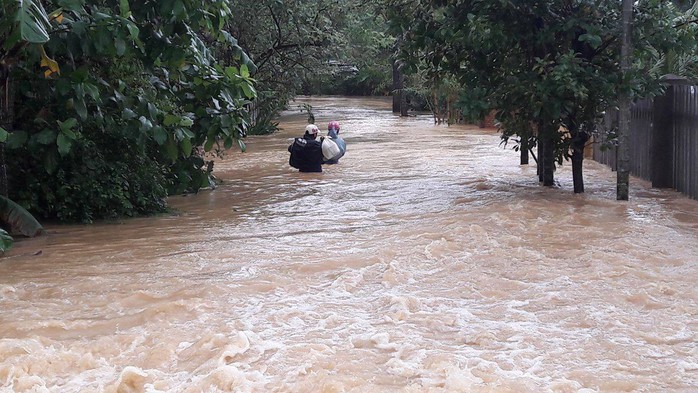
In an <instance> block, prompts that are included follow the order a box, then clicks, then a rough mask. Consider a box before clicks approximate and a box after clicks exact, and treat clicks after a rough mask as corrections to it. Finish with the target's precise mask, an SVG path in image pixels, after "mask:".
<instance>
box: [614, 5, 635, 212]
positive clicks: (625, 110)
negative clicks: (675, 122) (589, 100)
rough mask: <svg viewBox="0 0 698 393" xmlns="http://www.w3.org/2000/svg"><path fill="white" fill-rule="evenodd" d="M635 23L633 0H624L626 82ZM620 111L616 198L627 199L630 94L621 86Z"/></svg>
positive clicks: (623, 64) (622, 66)
mask: <svg viewBox="0 0 698 393" xmlns="http://www.w3.org/2000/svg"><path fill="white" fill-rule="evenodd" d="M632 23H633V0H623V43H622V45H621V49H620V69H621V73H622V74H623V82H624V84H625V83H627V82H628V80H627V78H628V76H629V75H630V72H629V71H630V66H631V63H630V50H631V46H630V45H631V41H630V35H631V33H632ZM618 107H619V113H618V172H617V178H616V199H617V200H622V201H627V200H628V190H629V188H630V146H629V140H630V96H629V93H628V89H627V88H625V87H623V88H621V93H620V99H619V105H618Z"/></svg>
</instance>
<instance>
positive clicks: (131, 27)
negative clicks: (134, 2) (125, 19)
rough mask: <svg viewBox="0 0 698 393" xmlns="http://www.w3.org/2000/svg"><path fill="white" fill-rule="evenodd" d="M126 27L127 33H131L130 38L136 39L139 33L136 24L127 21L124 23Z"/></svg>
mask: <svg viewBox="0 0 698 393" xmlns="http://www.w3.org/2000/svg"><path fill="white" fill-rule="evenodd" d="M126 28H127V29H128V32H129V34H130V35H131V39H132V40H134V41H137V40H138V34H139V33H140V29H138V26H136V25H135V24H134V23H132V22H129V23H128V24H127V25H126Z"/></svg>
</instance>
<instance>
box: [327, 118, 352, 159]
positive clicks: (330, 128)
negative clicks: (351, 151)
mask: <svg viewBox="0 0 698 393" xmlns="http://www.w3.org/2000/svg"><path fill="white" fill-rule="evenodd" d="M327 137H328V138H330V139H331V140H333V141H334V142H335V143H336V144H337V146H338V147H339V154H337V155H336V156H334V157H332V158H330V159H329V160H326V161H325V162H324V163H325V164H338V163H339V159H340V158H342V157H343V156H344V153H346V152H347V143H346V142H344V139H342V137H341V136H339V122H337V121H334V120H333V121H331V122H330V123H329V124H327Z"/></svg>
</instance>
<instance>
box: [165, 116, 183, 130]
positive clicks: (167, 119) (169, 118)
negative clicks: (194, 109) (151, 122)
mask: <svg viewBox="0 0 698 393" xmlns="http://www.w3.org/2000/svg"><path fill="white" fill-rule="evenodd" d="M180 120H181V117H179V116H176V115H171V114H167V115H165V121H164V124H165V126H166V127H169V126H171V125H173V124H176V123H178V122H179V121H180Z"/></svg>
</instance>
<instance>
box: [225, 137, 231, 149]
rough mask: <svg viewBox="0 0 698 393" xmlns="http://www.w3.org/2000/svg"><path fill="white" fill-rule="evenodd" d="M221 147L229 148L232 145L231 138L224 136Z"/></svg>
mask: <svg viewBox="0 0 698 393" xmlns="http://www.w3.org/2000/svg"><path fill="white" fill-rule="evenodd" d="M223 147H225V148H226V149H230V148H231V147H233V138H232V137H227V138H225V140H224V141H223Z"/></svg>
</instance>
